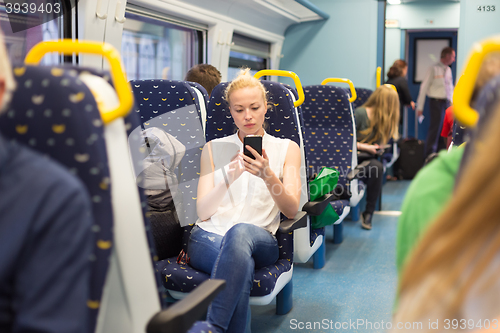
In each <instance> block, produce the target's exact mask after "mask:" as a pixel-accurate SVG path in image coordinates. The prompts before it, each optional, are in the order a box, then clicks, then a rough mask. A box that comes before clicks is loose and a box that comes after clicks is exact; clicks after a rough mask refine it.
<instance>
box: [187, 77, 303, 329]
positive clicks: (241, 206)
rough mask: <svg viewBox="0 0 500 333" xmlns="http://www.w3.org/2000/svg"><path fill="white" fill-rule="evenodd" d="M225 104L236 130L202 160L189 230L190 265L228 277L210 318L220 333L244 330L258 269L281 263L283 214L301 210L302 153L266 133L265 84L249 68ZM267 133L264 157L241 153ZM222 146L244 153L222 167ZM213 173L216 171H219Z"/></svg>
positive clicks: (228, 92)
mask: <svg viewBox="0 0 500 333" xmlns="http://www.w3.org/2000/svg"><path fill="white" fill-rule="evenodd" d="M225 99H226V101H227V102H228V104H229V109H230V112H231V116H232V117H233V120H234V123H235V125H236V127H237V128H238V132H237V133H236V134H233V135H231V136H228V137H225V138H221V139H215V140H212V141H210V142H209V143H207V144H206V145H205V147H204V148H203V152H202V155H201V177H200V181H199V185H198V201H197V211H198V216H199V218H200V219H199V220H198V221H197V224H196V226H195V227H194V228H193V230H192V231H191V237H190V239H189V246H188V253H189V256H190V260H191V261H190V264H191V265H192V266H193V267H194V268H196V269H198V270H201V271H203V272H206V273H208V274H211V278H213V279H223V280H226V288H225V289H224V290H223V291H222V292H221V293H220V294H219V295H218V296H217V297H216V298H215V299H214V301H213V302H212V304H211V305H210V307H209V309H208V314H207V320H208V322H209V323H210V324H212V325H214V326H215V327H216V328H217V330H218V331H219V332H236V333H241V332H244V331H245V327H246V322H247V314H248V310H249V296H250V288H251V287H252V283H253V275H254V270H255V269H256V268H260V267H264V266H268V265H270V264H273V263H274V262H276V260H277V259H278V253H279V250H278V242H277V240H276V237H275V236H274V235H275V233H276V232H277V230H278V227H279V224H280V214H279V213H280V212H282V213H283V214H284V215H285V216H287V217H288V218H294V217H295V215H296V213H297V211H298V209H299V199H300V191H301V188H300V187H301V186H300V185H301V183H300V178H299V177H298V175H299V167H300V150H299V147H298V146H297V144H296V143H295V142H293V141H290V140H288V139H279V138H275V137H273V136H271V135H269V134H267V133H266V132H265V131H264V128H263V124H264V119H265V118H264V117H265V115H266V112H267V98H266V91H265V89H264V87H263V85H262V84H261V83H260V82H259V81H258V80H257V79H255V78H254V77H252V76H251V75H250V73H249V69H245V70H243V71H242V72H240V74H239V75H238V77H236V79H234V80H233V81H232V82H231V83H230V84H229V85H228V87H227V89H226V92H225ZM248 135H262V136H263V140H262V146H263V149H262V156H260V155H259V154H258V153H257V152H256V151H255V150H254V149H252V148H251V147H250V146H246V148H247V149H248V150H249V151H250V152H251V153H252V154H253V155H254V156H255V157H256V158H255V159H252V158H249V157H247V156H245V155H243V154H242V151H243V139H244V138H245V137H246V136H248ZM221 143H232V144H235V145H237V146H238V147H239V154H237V155H236V156H235V157H234V158H233V160H232V161H231V162H230V163H229V164H227V165H224V164H225V163H227V162H225V161H223V158H222V157H223V156H224V155H225V153H224V151H222V148H218V147H220V144H221ZM214 170H216V171H215V172H214Z"/></svg>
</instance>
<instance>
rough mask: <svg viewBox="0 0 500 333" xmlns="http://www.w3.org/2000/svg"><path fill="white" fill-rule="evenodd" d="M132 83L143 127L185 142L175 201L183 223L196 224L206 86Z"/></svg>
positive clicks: (182, 224)
mask: <svg viewBox="0 0 500 333" xmlns="http://www.w3.org/2000/svg"><path fill="white" fill-rule="evenodd" d="M130 84H131V85H132V89H133V93H134V97H135V100H136V101H137V102H136V109H135V112H136V113H137V114H139V116H140V119H141V126H142V129H146V128H153V127H156V128H159V129H161V130H163V131H165V132H166V133H168V134H170V135H173V137H174V138H176V139H177V140H178V141H179V142H181V143H182V145H184V150H185V155H184V157H183V158H182V161H183V162H181V164H180V165H179V168H177V169H176V171H175V172H176V173H178V175H177V176H178V177H177V178H178V180H179V192H180V193H181V194H182V203H178V202H175V204H176V210H177V215H178V218H179V221H180V224H181V226H182V227H185V226H188V225H190V224H193V223H194V222H195V221H196V220H197V218H198V216H197V213H196V190H197V187H198V177H199V171H200V170H199V161H200V157H201V149H202V148H203V146H204V144H205V134H204V124H205V119H206V106H207V101H208V95H207V93H206V90H205V89H204V88H203V87H202V86H201V85H199V84H198V83H194V82H188V81H175V80H132V81H130ZM137 131H140V129H137ZM144 158H145V156H144V155H143V154H140V153H139V154H138V155H137V156H133V160H143V159H144ZM179 170H182V171H179ZM140 171H141V170H136V176H139V174H140ZM179 250H180V249H179ZM161 259H165V258H161Z"/></svg>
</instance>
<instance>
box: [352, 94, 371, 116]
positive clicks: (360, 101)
mask: <svg viewBox="0 0 500 333" xmlns="http://www.w3.org/2000/svg"><path fill="white" fill-rule="evenodd" d="M354 89H355V90H356V95H357V96H358V97H357V98H356V100H355V101H354V102H352V103H351V104H352V110H353V111H354V110H356V108H358V107H360V106H361V105H363V104H365V103H366V101H367V100H368V98H369V97H370V95H371V94H372V93H373V90H371V89H367V88H354Z"/></svg>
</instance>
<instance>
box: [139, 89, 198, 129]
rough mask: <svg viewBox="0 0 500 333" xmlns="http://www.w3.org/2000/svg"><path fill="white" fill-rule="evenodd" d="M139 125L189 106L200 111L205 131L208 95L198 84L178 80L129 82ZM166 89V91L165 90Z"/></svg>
mask: <svg viewBox="0 0 500 333" xmlns="http://www.w3.org/2000/svg"><path fill="white" fill-rule="evenodd" d="M130 84H131V85H132V89H133V92H134V97H135V100H136V103H137V109H136V112H138V113H139V114H140V120H141V123H145V122H147V121H148V120H150V119H154V118H156V117H158V116H160V115H161V114H163V113H166V112H169V111H173V110H176V109H179V108H182V107H187V106H189V105H194V107H195V108H196V109H197V110H200V117H201V119H202V124H203V130H205V124H204V123H205V119H206V113H207V112H206V109H207V104H208V94H207V91H206V90H205V88H203V86H201V85H200V84H199V83H196V82H190V81H179V80H131V81H130ZM167 88H168V89H167Z"/></svg>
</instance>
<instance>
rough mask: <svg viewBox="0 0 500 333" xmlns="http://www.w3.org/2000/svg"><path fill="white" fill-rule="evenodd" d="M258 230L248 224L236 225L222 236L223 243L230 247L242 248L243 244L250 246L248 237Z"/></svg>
mask: <svg viewBox="0 0 500 333" xmlns="http://www.w3.org/2000/svg"><path fill="white" fill-rule="evenodd" d="M256 228H259V227H257V226H255V225H252V224H248V223H238V224H235V225H234V226H232V227H231V229H229V230H228V231H227V233H226V235H225V236H224V240H223V243H224V244H225V245H228V244H231V245H236V246H238V245H240V246H243V244H250V237H249V236H250V235H252V234H253V232H255V231H258V229H256Z"/></svg>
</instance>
